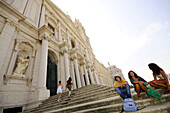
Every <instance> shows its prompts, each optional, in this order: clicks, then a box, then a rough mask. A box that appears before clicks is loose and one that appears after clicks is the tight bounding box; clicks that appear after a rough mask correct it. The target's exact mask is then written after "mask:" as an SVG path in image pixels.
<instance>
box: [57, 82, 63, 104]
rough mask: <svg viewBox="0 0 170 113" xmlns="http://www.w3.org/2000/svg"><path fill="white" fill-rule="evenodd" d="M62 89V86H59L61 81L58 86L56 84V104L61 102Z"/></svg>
mask: <svg viewBox="0 0 170 113" xmlns="http://www.w3.org/2000/svg"><path fill="white" fill-rule="evenodd" d="M62 88H63V85H62V84H61V81H59V84H58V86H57V94H59V96H58V102H61V93H62Z"/></svg>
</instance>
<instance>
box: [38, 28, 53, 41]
mask: <svg viewBox="0 0 170 113" xmlns="http://www.w3.org/2000/svg"><path fill="white" fill-rule="evenodd" d="M38 34H39V39H40V40H42V38H43V39H44V38H46V39H50V36H51V34H53V31H52V30H51V29H50V28H48V26H47V25H43V26H42V27H41V28H39V29H38Z"/></svg>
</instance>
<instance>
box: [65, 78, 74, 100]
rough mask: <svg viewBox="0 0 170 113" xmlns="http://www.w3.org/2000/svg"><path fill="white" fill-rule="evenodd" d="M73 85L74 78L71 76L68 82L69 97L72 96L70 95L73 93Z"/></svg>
mask: <svg viewBox="0 0 170 113" xmlns="http://www.w3.org/2000/svg"><path fill="white" fill-rule="evenodd" d="M72 85H73V82H72V79H71V77H69V79H68V80H67V84H66V87H67V88H68V89H69V93H68V97H70V95H71V87H72Z"/></svg>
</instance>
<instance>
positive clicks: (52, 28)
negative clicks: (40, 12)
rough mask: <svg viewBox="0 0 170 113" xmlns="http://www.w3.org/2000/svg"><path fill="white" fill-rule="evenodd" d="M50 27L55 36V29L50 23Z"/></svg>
mask: <svg viewBox="0 0 170 113" xmlns="http://www.w3.org/2000/svg"><path fill="white" fill-rule="evenodd" d="M48 28H50V29H51V30H52V31H53V36H55V29H54V27H53V26H52V25H50V24H48Z"/></svg>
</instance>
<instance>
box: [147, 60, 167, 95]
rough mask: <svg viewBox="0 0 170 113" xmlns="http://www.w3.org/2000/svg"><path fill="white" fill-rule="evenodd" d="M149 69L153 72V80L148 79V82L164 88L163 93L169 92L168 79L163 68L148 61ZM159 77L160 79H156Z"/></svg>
mask: <svg viewBox="0 0 170 113" xmlns="http://www.w3.org/2000/svg"><path fill="white" fill-rule="evenodd" d="M148 66H149V68H150V70H152V72H153V77H154V80H153V81H150V82H149V84H150V85H151V86H153V87H156V88H162V89H165V90H166V91H165V93H166V94H167V93H170V87H169V79H168V77H167V75H166V74H165V72H164V70H163V69H162V68H160V67H159V66H158V65H156V64H155V63H150V64H149V65H148ZM157 77H158V78H160V79H157Z"/></svg>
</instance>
